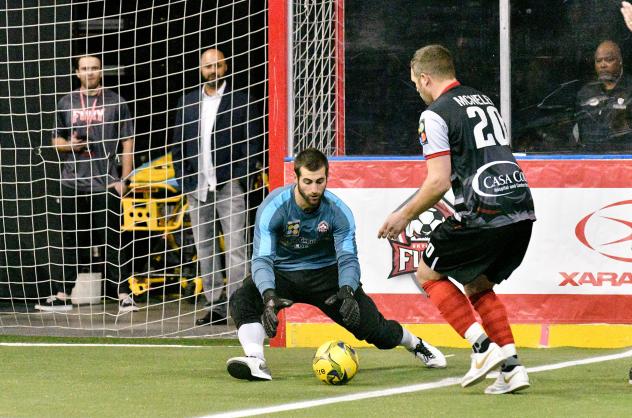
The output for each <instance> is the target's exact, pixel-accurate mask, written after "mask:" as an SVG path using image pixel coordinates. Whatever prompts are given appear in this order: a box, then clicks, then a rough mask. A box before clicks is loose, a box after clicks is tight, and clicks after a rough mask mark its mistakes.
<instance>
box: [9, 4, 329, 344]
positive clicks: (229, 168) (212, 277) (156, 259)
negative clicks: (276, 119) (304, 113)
mask: <svg viewBox="0 0 632 418" xmlns="http://www.w3.org/2000/svg"><path fill="white" fill-rule="evenodd" d="M271 3H276V2H271ZM267 4H268V2H266V1H264V0H219V1H215V0H213V1H200V2H190V1H183V0H158V1H153V2H143V1H137V2H133V1H130V2H118V1H109V0H90V1H83V2H76V1H74V2H73V1H70V0H61V1H56V2H39V1H34V0H33V1H31V0H26V1H22V0H21V1H16V0H8V1H7V2H5V7H4V8H3V9H2V10H0V20H1V21H2V28H1V29H0V40H1V44H2V47H1V48H0V63H2V64H0V166H1V172H0V187H1V197H0V330H1V331H0V333H4V334H28V335H33V334H41V335H90V336H92V335H95V336H100V335H117V336H202V335H204V336H209V335H210V336H221V335H226V334H233V333H234V327H232V326H231V322H230V320H229V321H228V324H227V325H226V324H225V323H226V321H225V319H224V318H225V315H226V314H225V312H226V307H227V303H228V299H229V297H230V294H229V293H230V287H231V286H232V287H233V288H234V287H235V286H238V285H239V284H240V282H241V280H243V277H244V275H245V274H246V273H247V272H248V270H249V255H250V245H251V244H250V236H251V226H252V223H253V221H254V214H255V211H256V208H257V206H258V204H259V202H260V201H261V200H262V199H263V197H264V195H265V193H266V191H267V190H268V188H269V181H268V175H269V174H270V167H269V158H268V149H269V145H268V132H269V128H268V108H269V106H268V100H269V95H268V78H269V77H268V48H269V42H268V39H269V38H268V31H269V29H270V28H269V27H268V21H269V10H268V6H267ZM208 49H218V50H219V51H221V52H222V56H223V60H224V61H225V63H226V69H225V72H224V73H223V74H219V73H220V71H219V70H217V67H219V66H221V64H220V63H218V61H221V60H222V59H221V58H222V57H220V58H218V57H217V56H216V55H214V58H213V60H214V61H213V60H212V61H213V62H210V61H209V62H210V64H209V65H211V66H213V65H215V67H214V68H213V69H212V71H214V73H213V75H210V76H209V75H207V76H204V75H203V74H201V72H200V62H201V61H200V57H201V54H202V53H204V52H205V51H207V50H208ZM82 57H91V58H95V59H90V60H86V59H80V58H82ZM205 64H208V62H205ZM82 77H83V78H82ZM213 80H217V81H216V83H215V84H214V87H216V89H215V92H219V94H221V99H222V101H220V102H219V105H218V106H217V108H216V109H215V111H214V113H215V126H214V128H208V125H206V129H208V131H207V132H210V133H209V134H208V138H209V140H208V142H205V144H207V145H208V146H209V147H210V148H208V149H207V151H204V150H205V148H204V147H203V146H202V145H199V146H197V148H196V147H195V146H192V145H191V144H197V143H200V144H202V141H201V140H200V141H198V140H197V135H198V133H201V131H202V128H201V127H200V128H199V129H198V128H193V132H194V133H193V134H191V132H192V129H191V127H190V126H191V124H199V120H200V116H199V111H200V110H201V109H202V102H203V99H202V98H201V97H202V93H201V92H202V89H203V88H205V86H206V84H207V83H209V82H212V81H213ZM222 86H224V87H222ZM314 88H316V87H314ZM210 91H211V93H213V92H214V90H213V89H211V90H210ZM190 93H197V98H195V94H194V95H193V96H190V95H189V94H190ZM206 93H207V94H208V92H206ZM185 95H189V96H187V97H188V99H183V97H184V96H185ZM211 95H212V94H211ZM211 95H209V97H210V96H211ZM191 97H193V98H191ZM216 97H220V96H216ZM179 115H180V116H179ZM205 120H206V119H205ZM318 123H321V122H318ZM202 136H203V135H202ZM60 138H61V139H60ZM132 144H133V146H132ZM253 144H256V145H255V146H253ZM178 147H179V151H176V150H177V149H178ZM183 150H184V151H183ZM203 152H209V155H211V156H212V161H213V165H214V167H212V168H211V170H214V173H215V175H216V179H215V180H216V182H217V186H216V187H215V190H213V188H212V187H211V186H210V184H209V188H208V190H207V191H208V193H207V196H206V200H204V199H202V198H201V197H200V195H195V197H199V198H200V200H199V202H198V203H200V202H202V203H203V204H206V205H208V204H212V205H214V206H215V207H216V208H219V207H220V206H222V208H223V209H222V211H221V213H222V215H218V216H217V217H215V218H212V219H206V218H204V219H202V218H200V219H198V220H197V223H196V225H197V227H198V230H205V231H207V232H206V233H203V234H202V235H200V236H196V234H195V233H194V232H195V231H194V230H193V229H194V226H192V213H193V209H192V204H193V203H192V199H191V196H190V193H189V192H190V190H188V189H187V188H186V187H185V186H184V185H185V184H188V183H187V182H188V181H190V180H191V179H192V178H195V179H197V175H198V172H192V168H191V167H194V166H196V164H194V163H192V162H195V163H197V162H199V161H201V160H200V159H199V158H200V154H202V153H203ZM131 163H133V164H131ZM178 167H182V169H180V170H178ZM130 169H132V171H131V172H130ZM206 169H207V170H208V167H206ZM212 172H213V171H210V172H209V171H207V173H212ZM210 176H211V174H209V177H208V178H210ZM120 193H122V195H120ZM193 193H194V192H193ZM217 212H218V213H219V209H218V210H217ZM112 219H114V221H112ZM229 219H237V220H238V221H235V222H232V223H230V222H228V220H229ZM227 228H230V233H227V232H226V230H227ZM208 231H211V232H208ZM238 238H239V239H238ZM196 241H197V242H196ZM196 244H197V245H196ZM201 247H204V248H206V249H205V251H204V252H202V251H201V250H200V248H201ZM209 248H210V251H209ZM203 254H206V255H203ZM234 254H238V256H235V255H234ZM203 265H205V266H206V267H205V268H203V267H202V266H203ZM209 266H210V267H209ZM209 269H210V270H209ZM237 276H239V277H237ZM121 295H128V296H130V297H131V298H132V301H133V303H134V304H135V306H134V305H130V303H129V302H128V301H125V300H123V299H122V297H123V296H121ZM51 296H54V297H55V298H51ZM64 296H67V298H65V297H64ZM123 302H124V303H123ZM36 307H37V309H36ZM211 311H216V313H214V314H212V315H210V317H209V318H208V321H205V317H206V316H207V314H208V313H210V312H211ZM222 312H224V313H222Z"/></svg>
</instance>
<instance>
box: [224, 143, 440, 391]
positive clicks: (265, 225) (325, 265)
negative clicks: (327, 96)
mask: <svg viewBox="0 0 632 418" xmlns="http://www.w3.org/2000/svg"><path fill="white" fill-rule="evenodd" d="M328 170H329V165H328V161H327V157H325V155H324V154H323V153H321V152H320V151H318V150H316V149H306V150H304V151H302V152H300V153H299V154H298V155H297V156H296V159H295V161H294V172H295V173H296V180H297V181H296V184H292V185H288V186H285V187H280V188H278V189H276V190H275V191H273V192H272V193H270V195H268V197H267V198H266V199H265V200H264V201H263V203H262V204H261V206H260V207H259V209H258V210H257V218H256V222H255V239H254V249H253V256H252V277H248V278H246V279H245V280H244V284H243V286H242V287H241V288H240V289H238V290H237V291H236V292H235V293H234V296H233V297H232V298H231V300H230V312H231V315H232V317H233V319H234V320H235V324H236V325H237V329H238V331H237V335H238V337H239V342H240V343H241V345H242V348H243V350H244V352H245V354H246V356H245V357H234V358H231V359H229V360H228V362H227V368H228V373H230V375H231V376H233V377H235V378H237V379H247V380H271V379H272V376H271V374H270V370H269V369H268V367H267V365H266V362H265V357H264V354H263V341H264V338H265V337H266V335H267V336H268V337H274V336H275V335H276V331H277V325H278V318H277V313H278V312H279V311H280V310H281V309H283V308H286V307H288V306H290V305H292V303H294V302H300V303H307V304H309V305H313V306H316V307H317V308H319V309H320V310H321V311H323V313H325V314H326V315H327V316H329V317H330V318H331V319H332V320H333V321H335V322H336V323H338V324H339V325H341V326H343V327H344V328H345V329H347V330H348V331H349V332H351V333H352V334H353V335H354V336H355V337H356V338H357V339H358V340H365V341H367V342H368V343H371V344H374V345H375V346H376V347H378V348H380V349H390V348H394V347H396V346H398V345H402V346H404V347H406V348H407V349H408V350H409V351H410V352H411V353H413V354H414V355H415V356H416V357H417V358H419V359H420V360H421V361H422V362H423V363H424V364H425V365H426V367H431V368H443V367H446V360H445V357H444V356H443V354H442V353H441V352H440V351H439V350H438V349H437V348H435V347H433V346H431V345H430V344H428V343H427V342H426V341H422V340H421V339H420V338H418V337H416V336H414V335H412V334H411V333H410V332H409V331H408V330H406V329H405V328H403V327H402V326H401V325H400V324H399V323H398V322H396V321H393V320H387V319H385V318H384V316H382V314H381V313H380V311H378V309H377V307H376V306H375V303H374V302H373V300H372V299H371V298H370V297H369V296H367V295H366V294H365V293H364V291H363V290H362V286H361V284H360V265H359V263H358V256H357V246H356V242H355V222H354V219H353V214H352V213H351V210H350V209H349V208H348V207H347V205H345V204H344V202H342V200H340V199H339V198H338V197H336V196H335V195H334V194H333V193H331V192H329V191H327V190H326V187H327V175H328Z"/></svg>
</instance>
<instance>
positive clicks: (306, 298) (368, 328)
mask: <svg viewBox="0 0 632 418" xmlns="http://www.w3.org/2000/svg"><path fill="white" fill-rule="evenodd" d="M274 273H275V284H276V288H275V292H276V294H277V296H279V297H281V298H285V299H290V300H292V301H294V303H305V304H308V305H312V306H315V307H317V308H318V309H320V310H321V311H322V312H323V313H324V314H325V315H327V316H328V317H329V318H331V319H332V320H333V321H334V322H336V323H337V324H339V325H341V326H342V327H344V328H345V329H347V330H348V331H349V332H351V333H352V334H353V335H354V336H355V337H356V338H357V339H359V340H365V341H367V342H368V343H370V344H374V345H375V346H376V347H378V348H382V349H388V348H393V347H396V346H398V345H399V344H400V343H401V340H402V333H403V331H402V327H401V325H400V324H399V323H398V322H397V321H392V320H387V319H385V318H384V316H383V315H382V314H381V313H380V311H379V310H378V308H377V306H375V303H374V302H373V300H372V299H371V298H370V297H369V296H368V295H367V294H366V293H364V291H363V290H362V286H360V287H358V289H357V290H356V292H355V295H354V298H355V300H356V301H357V302H358V306H359V307H360V325H359V326H358V327H357V329H349V328H347V327H346V326H345V324H344V322H343V320H342V316H341V315H340V312H339V309H340V305H341V302H336V303H335V304H333V305H326V304H325V300H327V298H329V297H330V296H331V295H334V294H336V293H337V292H338V267H337V266H331V267H325V268H322V269H315V270H301V271H279V270H275V272H274ZM263 308H264V307H263V300H262V297H261V294H260V293H259V290H258V289H257V286H256V285H255V283H254V282H253V280H252V278H250V277H248V278H246V279H245V280H244V283H243V286H242V287H241V288H240V289H238V290H237V291H235V293H233V295H232V296H231V298H230V313H231V316H232V318H233V320H234V321H235V325H236V326H237V328H239V327H240V326H241V325H243V324H248V323H253V322H261V315H262V314H263Z"/></svg>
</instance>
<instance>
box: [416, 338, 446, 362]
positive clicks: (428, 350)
mask: <svg viewBox="0 0 632 418" xmlns="http://www.w3.org/2000/svg"><path fill="white" fill-rule="evenodd" d="M411 353H413V354H414V355H415V357H417V358H418V359H419V360H421V361H422V362H423V363H424V364H425V365H426V367H428V368H430V369H444V368H445V367H446V366H447V364H448V362H447V361H446V359H445V356H444V355H443V353H442V352H441V351H440V350H439V349H438V348H437V347H434V346H432V345H430V344H429V343H428V341H424V340H422V339H421V338H419V343H418V344H417V347H415V349H414V350H412V351H411Z"/></svg>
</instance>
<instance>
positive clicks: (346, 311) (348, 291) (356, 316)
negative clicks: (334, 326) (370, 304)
mask: <svg viewBox="0 0 632 418" xmlns="http://www.w3.org/2000/svg"><path fill="white" fill-rule="evenodd" d="M337 301H341V302H342V304H341V305H340V314H341V315H342V321H343V322H344V323H345V325H346V326H348V327H349V328H351V329H353V328H357V327H358V325H360V306H358V302H357V301H356V300H355V298H354V297H353V289H352V288H351V286H348V285H344V286H342V287H341V288H340V289H339V290H338V293H336V294H335V295H331V296H330V297H329V298H327V300H326V301H325V304H327V305H333V304H334V303H336V302H337Z"/></svg>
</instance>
